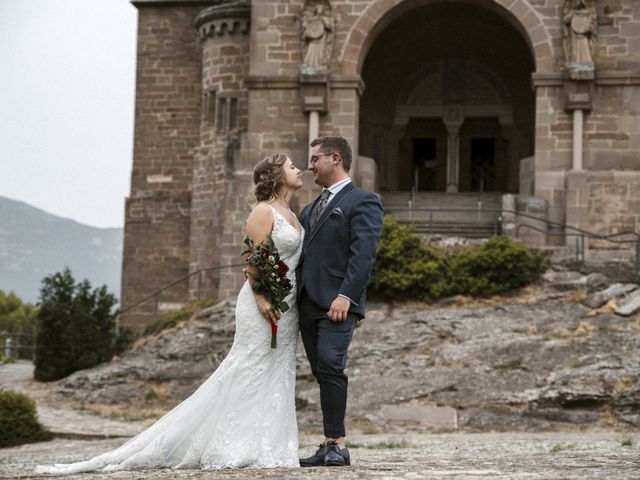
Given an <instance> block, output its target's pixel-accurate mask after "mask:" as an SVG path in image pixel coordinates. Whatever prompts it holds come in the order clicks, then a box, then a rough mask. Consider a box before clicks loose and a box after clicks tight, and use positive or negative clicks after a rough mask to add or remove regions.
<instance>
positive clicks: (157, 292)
mask: <svg viewBox="0 0 640 480" xmlns="http://www.w3.org/2000/svg"><path fill="white" fill-rule="evenodd" d="M245 265H246V262H243V263H232V264H228V265H214V266H212V267H203V268H199V269H198V270H194V271H193V272H191V273H188V274H187V275H184V276H183V277H180V278H179V279H177V280H176V281H174V282H171V283H170V284H168V285H165V286H164V287H162V288H159V289H158V290H155V291H154V292H152V293H150V294H148V295H145V296H144V297H142V298H141V299H139V300H136V301H135V302H133V303H131V304H129V305H127V306H126V307H124V308H122V309H120V310H118V312H117V315H122V314H123V313H126V312H128V311H130V310H132V309H134V308H135V307H137V306H138V305H141V304H143V303H145V302H146V301H147V300H150V299H152V298H153V299H155V305H154V316H155V315H157V313H158V297H159V296H160V294H161V293H162V292H164V291H165V290H169V289H170V288H173V287H175V286H177V285H180V284H181V283H184V282H186V281H187V280H189V279H190V278H191V277H193V276H195V275H198V299H200V298H201V296H202V273H203V272H210V271H214V270H222V269H224V268H233V267H244V266H245Z"/></svg>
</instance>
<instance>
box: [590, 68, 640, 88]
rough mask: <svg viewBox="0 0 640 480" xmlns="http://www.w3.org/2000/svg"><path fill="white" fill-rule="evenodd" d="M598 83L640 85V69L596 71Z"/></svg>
mask: <svg viewBox="0 0 640 480" xmlns="http://www.w3.org/2000/svg"><path fill="white" fill-rule="evenodd" d="M596 85H640V71H611V72H602V73H598V72H596Z"/></svg>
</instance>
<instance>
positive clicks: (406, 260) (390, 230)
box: [369, 217, 549, 301]
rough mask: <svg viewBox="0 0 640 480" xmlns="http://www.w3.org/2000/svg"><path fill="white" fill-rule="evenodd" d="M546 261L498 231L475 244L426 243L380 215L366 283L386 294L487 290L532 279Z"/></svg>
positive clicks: (406, 296)
mask: <svg viewBox="0 0 640 480" xmlns="http://www.w3.org/2000/svg"><path fill="white" fill-rule="evenodd" d="M548 264H549V262H548V259H547V258H546V257H545V256H544V254H543V253H541V252H538V253H532V252H530V251H529V250H527V248H525V247H524V246H523V245H521V244H519V243H517V242H515V241H514V240H512V239H510V238H508V237H503V236H495V237H492V238H491V239H490V240H489V241H487V242H486V243H484V244H482V245H480V246H466V247H461V248H459V247H457V248H449V249H445V248H436V247H431V246H428V245H425V244H424V243H423V242H422V240H421V238H420V237H419V236H418V235H416V234H415V233H413V229H412V228H411V227H406V226H402V225H400V224H398V223H397V222H396V221H394V220H393V219H392V218H391V217H385V220H384V225H383V227H382V233H381V236H380V243H379V244H378V251H377V256H376V264H375V267H374V270H373V275H372V278H371V283H370V286H369V289H370V292H371V294H372V295H373V296H374V297H378V298H381V299H387V300H423V301H433V300H438V299H440V298H443V297H446V296H450V295H458V294H461V295H472V296H489V295H495V294H499V293H505V292H508V291H509V290H513V289H514V288H518V287H521V286H524V285H527V284H529V283H531V282H534V281H536V280H537V279H538V278H539V277H540V275H541V274H542V273H543V272H544V271H545V270H546V269H547V268H548Z"/></svg>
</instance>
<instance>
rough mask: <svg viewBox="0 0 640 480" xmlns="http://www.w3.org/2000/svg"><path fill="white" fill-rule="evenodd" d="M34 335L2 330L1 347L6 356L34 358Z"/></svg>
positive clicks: (0, 334) (0, 336)
mask: <svg viewBox="0 0 640 480" xmlns="http://www.w3.org/2000/svg"><path fill="white" fill-rule="evenodd" d="M33 343H34V335H32V334H30V333H20V332H14V333H9V332H0V348H2V354H3V356H4V357H5V358H33V349H34V347H33Z"/></svg>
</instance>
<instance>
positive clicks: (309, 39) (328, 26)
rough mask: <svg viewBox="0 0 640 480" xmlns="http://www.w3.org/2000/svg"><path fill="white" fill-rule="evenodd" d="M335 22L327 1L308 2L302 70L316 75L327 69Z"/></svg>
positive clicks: (304, 23) (304, 27)
mask: <svg viewBox="0 0 640 480" xmlns="http://www.w3.org/2000/svg"><path fill="white" fill-rule="evenodd" d="M333 36H334V20H333V16H332V15H331V6H330V5H329V3H328V2H326V1H319V2H318V1H316V2H308V3H307V5H306V6H305V9H304V13H303V17H302V55H303V58H302V70H303V71H308V73H315V72H318V71H321V70H323V69H325V68H326V66H327V64H328V63H329V59H330V57H331V50H332V48H333Z"/></svg>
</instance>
